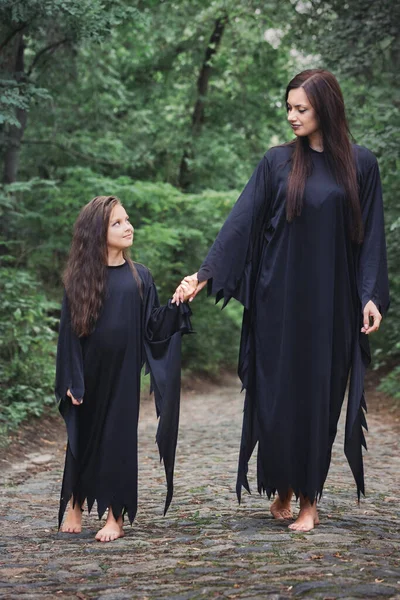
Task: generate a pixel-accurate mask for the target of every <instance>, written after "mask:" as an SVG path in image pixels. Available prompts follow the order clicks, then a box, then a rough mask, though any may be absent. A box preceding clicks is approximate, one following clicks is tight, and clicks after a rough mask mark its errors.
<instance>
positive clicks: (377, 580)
mask: <svg viewBox="0 0 400 600" xmlns="http://www.w3.org/2000/svg"><path fill="white" fill-rule="evenodd" d="M382 581H385V580H384V579H378V578H377V579H375V583H382Z"/></svg>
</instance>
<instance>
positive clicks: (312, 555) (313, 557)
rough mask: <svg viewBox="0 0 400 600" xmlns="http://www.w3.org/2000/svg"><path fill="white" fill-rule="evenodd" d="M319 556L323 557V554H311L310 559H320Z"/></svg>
mask: <svg viewBox="0 0 400 600" xmlns="http://www.w3.org/2000/svg"><path fill="white" fill-rule="evenodd" d="M321 558H324V555H323V554H311V556H310V559H311V560H321Z"/></svg>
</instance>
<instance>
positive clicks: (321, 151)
mask: <svg viewBox="0 0 400 600" xmlns="http://www.w3.org/2000/svg"><path fill="white" fill-rule="evenodd" d="M308 147H309V148H310V150H312V151H313V152H315V153H316V154H323V153H324V151H323V150H316V149H315V148H313V147H312V146H310V145H309V146H308Z"/></svg>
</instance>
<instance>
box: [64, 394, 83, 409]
mask: <svg viewBox="0 0 400 600" xmlns="http://www.w3.org/2000/svg"><path fill="white" fill-rule="evenodd" d="M67 396H69V397H70V398H71V402H72V404H74V405H75V406H80V405H81V404H82V402H83V398H82V399H81V400H77V399H76V398H74V397H73V395H72V394H71V390H67Z"/></svg>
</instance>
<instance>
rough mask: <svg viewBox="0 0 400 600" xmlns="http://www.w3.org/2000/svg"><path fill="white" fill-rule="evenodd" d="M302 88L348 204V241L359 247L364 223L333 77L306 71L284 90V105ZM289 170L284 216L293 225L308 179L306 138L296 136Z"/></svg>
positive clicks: (339, 94) (341, 103) (339, 93)
mask: <svg viewBox="0 0 400 600" xmlns="http://www.w3.org/2000/svg"><path fill="white" fill-rule="evenodd" d="M299 87H302V88H303V89H304V91H305V93H306V94H307V97H308V100H309V101H310V104H311V106H312V107H313V108H314V110H315V112H316V115H317V118H318V122H319V129H320V131H321V134H322V141H323V146H324V153H325V155H326V157H327V160H328V163H329V165H330V168H331V170H332V172H333V174H334V176H335V178H336V180H337V182H338V183H339V184H341V185H343V187H344V189H345V192H346V197H347V199H348V202H349V209H350V210H349V211H348V212H349V221H350V232H351V238H352V240H353V241H354V242H356V243H358V244H360V243H361V242H362V240H363V223H362V217H361V206H360V199H359V191H358V184H357V171H356V162H355V156H354V152H353V149H352V145H351V142H350V132H349V127H348V124H347V119H346V112H345V107H344V101H343V95H342V91H341V89H340V86H339V84H338V82H337V80H336V78H335V76H334V75H332V73H330V72H329V71H325V70H324V69H308V70H306V71H302V72H301V73H299V74H298V75H296V76H295V77H294V78H293V79H292V80H291V81H290V83H289V85H288V86H287V88H286V96H285V100H286V103H287V101H288V96H289V92H290V90H293V89H297V88H299ZM292 143H293V145H294V151H293V155H292V166H291V171H290V175H289V181H288V189H287V205H286V216H287V219H288V221H293V219H294V218H295V216H296V215H300V214H301V210H302V207H303V196H304V188H305V184H306V179H307V176H308V175H310V174H311V170H312V160H311V151H310V148H309V143H308V138H307V137H306V136H304V137H301V136H299V137H298V138H297V139H296V140H295V141H294V142H292Z"/></svg>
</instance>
